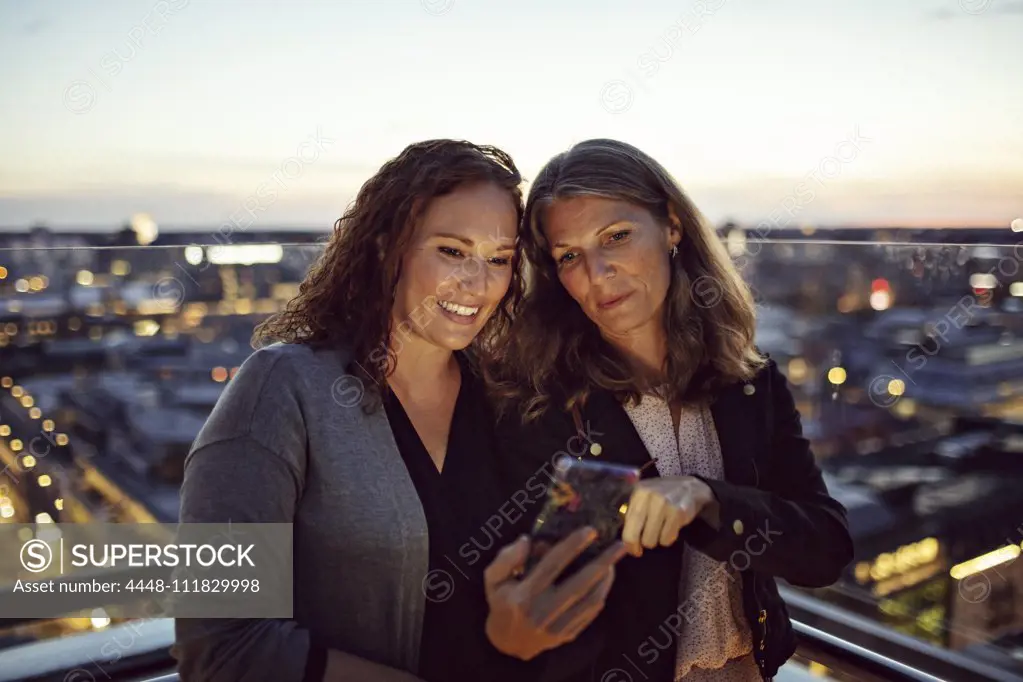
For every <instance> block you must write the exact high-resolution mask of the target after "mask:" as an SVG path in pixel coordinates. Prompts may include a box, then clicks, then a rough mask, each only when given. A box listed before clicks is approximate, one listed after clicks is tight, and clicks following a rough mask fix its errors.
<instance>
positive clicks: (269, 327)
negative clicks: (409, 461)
mask: <svg viewBox="0 0 1023 682" xmlns="http://www.w3.org/2000/svg"><path fill="white" fill-rule="evenodd" d="M475 183H493V184H495V185H497V186H499V187H501V188H503V189H504V190H506V191H507V192H508V194H509V195H510V196H511V197H512V200H513V203H514V204H515V207H516V211H517V217H518V219H519V221H521V219H522V211H523V206H522V188H521V184H522V176H521V174H520V173H519V171H518V169H517V168H516V166H515V163H514V162H513V160H512V158H511V156H509V155H508V154H507V153H505V152H504V151H502V150H500V149H498V148H497V147H492V146H489V145H476V144H472V143H470V142H466V141H464V140H427V141H423V142H417V143H415V144H412V145H409V146H408V147H406V148H405V149H404V150H403V151H402V152H401V153H400V154H399V155H398V156H397V157H395V158H393V159H391V160H389V161H387V162H386V163H385V164H384V165H383V166H381V167H380V170H378V171H377V172H376V174H375V175H373V177H371V178H370V179H369V180H368V181H367V182H366V183H365V184H364V185H363V186H362V188H361V189H360V190H359V193H358V195H357V196H356V198H355V201H354V202H353V203H352V204H351V205H350V206H349V207H348V209H347V210H346V211H345V213H344V214H343V215H342V216H341V217H340V218H339V219H338V220H337V222H336V223H335V224H334V232H333V234H332V235H331V237H330V239H329V241H328V242H327V245H326V247H325V249H324V251H323V253H322V254H321V256H320V257H319V258H318V259H317V260H316V262H315V263H313V265H312V266H311V267H310V269H309V272H308V273H307V274H306V276H305V279H304V280H303V281H302V283H301V285H300V286H299V293H298V294H297V295H296V296H295V298H293V299H292V300H291V301H289V302H288V304H287V305H286V306H285V307H284V309H283V310H282V311H280V312H278V313H276V314H274V315H272V316H270V317H268V318H267V319H266V320H265V321H263V322H262V323H261V324H260V325H259V326H258V327H256V329H255V332H254V333H253V337H252V345H253V346H254V347H259V346H261V345H266V344H269V343H273V342H285V343H307V344H310V345H315V346H318V347H324V346H326V347H334V348H340V347H344V348H346V350H348V351H350V353H351V361H350V362H349V363H348V367H347V371H348V372H350V373H351V374H352V375H353V376H358V377H360V378H361V379H362V380H364V383H365V384H366V387H367V391H366V392H365V395H366V400H365V401H364V403H363V404H364V407H365V408H366V409H367V410H372V409H375V408H376V407H378V406H379V405H380V397H381V396H382V395H383V392H385V391H386V390H387V388H386V387H387V381H386V379H387V376H388V375H389V374H390V373H391V372H393V371H394V360H395V358H394V356H393V353H391V352H385V355H386V361H384V362H381V361H380V360H378V359H373V358H374V351H378V350H379V349H380V348H384V349H389V340H390V338H391V333H392V331H393V330H392V321H391V310H392V308H393V307H394V301H395V291H396V288H397V286H398V282H399V279H400V278H401V265H402V260H403V258H404V256H405V254H406V252H407V251H408V248H409V245H410V243H411V241H412V238H413V235H414V231H415V227H416V225H417V224H418V222H419V220H420V219H421V218H422V216H423V214H424V213H425V211H426V208H427V206H428V205H429V203H430V201H431V200H432V199H434V198H436V197H439V196H442V195H445V194H449V193H451V192H452V191H454V190H455V189H456V188H458V187H461V186H463V185H466V184H475ZM512 273H513V274H512V282H511V285H510V286H509V288H508V293H507V294H506V295H505V298H504V300H503V301H502V302H501V305H499V306H498V308H497V310H496V311H495V313H494V315H493V316H492V317H491V318H490V319H489V320H488V321H487V323H486V325H484V327H483V329H482V331H481V332H480V334H479V335H478V336H477V337H476V339H475V340H474V341H473V346H486V345H487V344H488V343H490V341H491V340H492V339H494V338H496V337H498V336H502V335H504V334H505V333H506V332H507V329H508V327H509V325H510V322H511V318H510V316H509V313H510V310H511V309H512V308H514V307H515V306H517V304H518V299H519V298H520V297H521V295H522V273H521V271H520V263H519V258H518V256H517V254H516V257H515V258H514V261H513V265H512ZM468 350H469V355H475V354H476V349H475V348H473V347H470V349H468Z"/></svg>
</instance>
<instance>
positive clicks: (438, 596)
mask: <svg viewBox="0 0 1023 682" xmlns="http://www.w3.org/2000/svg"><path fill="white" fill-rule="evenodd" d="M520 184H521V177H520V175H519V172H518V170H517V169H516V167H515V165H514V163H513V162H512V160H511V158H510V157H509V156H508V155H507V154H505V153H504V152H502V151H501V150H499V149H496V148H494V147H489V146H478V145H474V144H470V143H468V142H461V141H454V140H431V141H427V142H421V143H418V144H413V145H411V146H409V147H408V148H407V149H405V150H404V151H403V152H402V153H401V154H400V155H399V156H398V157H396V158H394V159H392V160H391V161H388V162H387V163H386V164H384V165H383V167H382V168H381V169H380V170H379V171H378V172H377V173H376V174H375V175H374V176H373V177H372V178H371V179H370V180H369V181H368V182H366V184H365V185H363V187H362V188H361V190H360V192H359V194H358V197H357V198H356V200H355V202H354V204H353V205H352V206H351V207H350V208H349V210H348V211H347V212H346V213H345V214H344V216H343V217H342V218H341V219H340V220H339V221H338V222H337V224H336V225H335V229H334V234H333V236H332V238H331V240H330V242H329V243H328V245H327V247H326V249H325V252H324V253H323V255H322V257H321V258H320V259H319V261H318V262H316V263H315V264H314V266H313V267H312V268H311V270H310V272H309V273H308V275H307V277H306V279H305V281H304V282H303V283H302V285H301V287H300V292H299V294H298V296H297V297H296V298H295V299H294V300H292V301H291V302H290V303H289V304H288V305H287V307H286V309H285V310H284V311H282V312H281V313H280V314H277V315H274V316H272V317H270V318H269V319H268V320H266V322H264V323H263V324H262V325H261V326H260V327H259V328H258V329H257V330H256V334H255V337H254V342H255V343H256V345H260V346H262V347H260V348H259V349H258V350H256V352H255V353H253V354H252V355H251V356H250V357H249V358H248V359H247V360H246V362H245V363H244V364H243V365H242V367H241V368H240V370H239V371H238V373H237V375H236V376H235V377H234V378H233V379H232V380H231V383H230V384H229V385H228V387H227V389H226V390H225V391H224V393H223V395H222V396H221V398H220V400H219V401H218V403H217V405H216V407H215V408H214V410H213V412H212V414H211V415H210V417H209V419H208V421H207V423H206V425H205V426H204V428H203V429H202V431H201V433H200V434H199V436H198V437H197V439H196V441H195V443H194V445H193V447H192V450H191V452H190V453H189V455H188V458H187V459H186V462H185V479H184V483H183V485H182V490H181V522H183V523H199V522H226V521H232V522H234V523H288V524H293V562H292V563H293V573H294V585H293V588H290V587H289V589H293V595H294V599H293V602H294V618H293V619H291V620H270V619H263V620H237V619H235V620H232V619H225V620H199V621H196V620H187V619H178V620H177V621H176V624H175V625H176V633H177V640H176V643H175V646H174V653H175V655H176V657H177V658H178V660H179V673H180V676H181V678H182V680H184V682H193V681H196V680H203V681H205V680H222V681H224V682H228V681H230V682H236V681H237V680H267V681H268V682H269V681H272V682H298V681H299V680H315V681H319V680H327V681H333V680H358V681H359V682H373V681H379V682H384V681H391V680H402V681H408V680H416V679H422V680H427V681H428V682H447V681H453V680H464V679H479V678H480V677H481V676H483V675H485V676H486V677H487V678H488V679H494V680H499V679H502V678H503V677H508V676H512V677H514V678H515V679H523V678H529V679H537V678H539V677H541V676H546V677H548V678H549V679H563V675H562V672H559V671H564V675H567V674H569V673H570V672H571V661H568V662H567V663H565V661H566V660H567V659H566V652H567V651H569V649H561V650H559V651H558V652H550V654H545V653H544V652H546V651H548V650H550V649H554V648H556V647H559V646H560V645H562V644H564V643H566V642H569V641H572V640H573V639H575V638H576V636H577V635H578V634H579V633H580V632H581V631H583V630H584V629H585V628H586V627H587V626H588V625H589V623H590V622H591V621H592V620H593V619H594V617H595V616H596V615H597V613H598V612H599V611H600V609H601V608H602V607H603V600H604V597H605V596H606V594H607V591H608V590H609V588H610V585H611V582H612V580H613V569H612V566H613V563H614V561H616V560H617V559H618V558H620V556H621V552H616V551H615V550H609V551H608V552H606V553H605V554H604V555H603V556H602V557H601V558H600V559H597V560H595V561H593V562H591V563H590V564H589V565H588V566H587V567H586V568H585V569H584V570H583V571H580V572H579V573H577V574H575V575H573V576H572V578H571V579H569V580H566V581H565V582H563V583H561V584H559V585H558V586H557V587H554V586H553V585H552V583H553V581H554V579H555V577H556V576H557V575H558V574H559V573H560V571H561V570H562V568H563V567H564V566H566V565H568V563H569V562H570V561H571V560H572V559H573V558H574V557H575V556H576V555H577V554H578V553H579V552H581V551H582V550H583V548H584V546H585V544H586V543H587V542H588V534H587V533H585V532H581V533H577V534H576V535H575V536H573V537H572V538H570V539H568V540H566V541H565V542H563V543H561V544H560V545H558V546H557V547H556V550H555V551H553V552H552V553H551V555H550V560H549V561H546V560H545V562H544V563H541V565H538V566H537V567H536V568H535V569H534V570H533V571H531V572H530V573H529V575H527V576H525V577H524V578H523V579H522V580H517V579H516V580H512V579H511V577H512V574H513V573H514V572H515V571H516V569H517V568H518V567H519V566H521V564H522V561H523V559H524V551H525V548H524V547H523V543H522V542H519V543H516V544H515V545H513V546H512V549H511V550H509V551H507V552H505V553H504V554H503V555H502V561H500V562H493V561H492V559H493V557H494V555H495V553H496V551H497V549H499V547H500V546H501V545H504V544H507V542H506V541H504V542H502V541H501V540H502V537H504V535H503V534H502V533H501V532H499V531H500V526H501V521H500V519H501V518H502V517H500V516H496V512H497V510H498V509H499V508H501V507H502V503H504V502H506V499H507V498H506V497H505V496H504V493H505V492H506V489H505V488H504V487H503V486H502V485H501V482H500V481H499V480H498V477H497V462H496V458H495V456H494V453H495V450H496V445H495V443H494V438H495V434H494V429H493V426H494V416H493V414H492V413H491V412H490V411H489V406H488V402H487V400H486V396H485V394H484V392H483V386H482V383H481V381H480V379H479V378H478V376H477V373H476V368H475V362H474V356H475V355H476V351H477V349H478V348H479V347H481V346H485V345H486V344H487V343H488V342H490V340H491V339H492V338H494V337H495V336H498V335H500V334H501V333H503V332H504V331H505V330H506V329H507V327H508V325H509V321H510V320H509V317H508V311H509V309H511V308H512V307H514V303H515V301H516V300H517V299H518V298H519V297H520V296H521V276H520V272H519V262H518V259H517V257H516V242H515V240H516V232H517V229H518V224H519V220H520V218H521V215H522V195H521V190H520ZM495 519H497V521H495ZM282 589H283V588H282ZM519 659H527V660H528V661H529V662H528V663H525V662H523V661H521V660H519Z"/></svg>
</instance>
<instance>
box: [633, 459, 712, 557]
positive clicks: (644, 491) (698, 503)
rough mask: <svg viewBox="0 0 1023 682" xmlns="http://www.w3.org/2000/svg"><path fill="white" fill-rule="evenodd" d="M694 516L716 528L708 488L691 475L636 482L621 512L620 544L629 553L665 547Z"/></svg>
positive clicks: (638, 554)
mask: <svg viewBox="0 0 1023 682" xmlns="http://www.w3.org/2000/svg"><path fill="white" fill-rule="evenodd" d="M697 516H699V517H700V518H702V519H703V520H705V521H706V522H707V523H709V524H710V525H711V526H712V527H714V528H717V527H718V525H719V523H718V519H717V516H718V504H717V500H716V499H715V498H714V493H713V491H711V489H710V486H708V485H707V484H706V483H704V482H703V481H701V480H700V479H698V478H694V477H693V476H669V477H665V478H651V479H647V480H645V481H640V482H639V484H638V485H637V486H636V489H635V490H634V491H633V492H632V498H631V499H630V500H629V508H628V510H627V511H626V512H625V528H624V529H623V530H622V542H624V543H625V547H626V549H627V550H628V552H629V554H631V555H633V556H642V555H643V548H644V547H646V548H647V549H653V548H654V547H657V546H658V545H661V546H663V547H668V546H670V545H673V544H674V543H675V541H676V540H678V535H679V532H680V531H681V530H682V529H683V528H685V527H686V526H688V525H689V524H690V523H692V522H693V519H695V518H696V517H697Z"/></svg>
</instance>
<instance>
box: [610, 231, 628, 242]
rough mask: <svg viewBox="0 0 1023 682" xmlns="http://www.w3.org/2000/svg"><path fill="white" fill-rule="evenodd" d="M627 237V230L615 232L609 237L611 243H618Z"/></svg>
mask: <svg viewBox="0 0 1023 682" xmlns="http://www.w3.org/2000/svg"><path fill="white" fill-rule="evenodd" d="M628 236H629V231H628V230H619V231H618V232H615V233H614V234H612V235H611V241H613V242H620V241H622V240H624V239H625V238H626V237H628Z"/></svg>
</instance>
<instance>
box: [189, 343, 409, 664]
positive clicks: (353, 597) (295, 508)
mask: <svg viewBox="0 0 1023 682" xmlns="http://www.w3.org/2000/svg"><path fill="white" fill-rule="evenodd" d="M344 364H345V359H344V358H343V357H342V355H341V354H340V353H338V352H337V351H328V350H313V349H311V348H310V347H309V346H306V345H298V344H274V345H272V346H269V347H266V348H263V349H260V350H257V351H256V352H255V353H253V354H252V355H251V356H249V358H248V359H247V360H246V361H245V363H244V364H243V365H242V366H241V368H240V369H239V370H238V373H237V374H236V375H235V377H234V378H233V379H232V380H231V382H230V384H228V386H227V388H226V389H225V390H224V393H223V394H222V395H221V397H220V399H219V401H218V402H217V405H216V407H215V408H214V409H213V412H212V413H211V414H210V417H209V419H208V421H207V422H206V425H205V426H204V427H203V429H202V431H201V432H200V433H199V436H198V438H197V439H196V441H195V443H194V445H193V446H192V450H191V452H190V453H189V454H188V457H187V458H186V460H185V479H184V483H183V485H182V488H181V521H182V522H183V523H198V522H225V521H228V520H231V521H232V522H235V523H240V522H249V523H253V522H261V523H271V522H273V523H294V607H295V608H294V619H293V620H230V619H224V620H189V619H178V620H177V621H176V622H175V631H176V643H175V645H174V647H173V649H172V652H173V654H174V656H175V657H176V658H177V659H178V663H179V673H180V675H181V679H182V680H183V681H184V682H197V681H207V680H209V681H214V680H216V681H218V682H219V681H223V682H228V681H230V682H238V681H239V680H246V681H255V680H267V681H268V682H269V681H271V680H272V681H273V682H299V681H300V680H301V679H302V676H303V673H304V669H305V664H306V658H307V655H308V651H309V643H310V630H312V631H315V632H316V634H317V636H318V637H319V638H320V641H322V643H323V644H325V645H326V646H328V647H330V648H334V649H339V650H341V651H344V652H346V653H349V654H353V655H356V656H360V657H363V658H366V659H369V660H372V661H375V662H377V663H381V664H384V665H388V666H392V667H395V668H400V669H403V670H406V671H409V672H413V673H414V672H415V670H416V668H417V662H418V658H419V651H418V647H419V640H420V633H421V629H422V620H423V613H424V609H425V596H424V594H423V590H422V583H423V579H424V576H425V575H426V572H427V569H428V564H429V551H428V549H429V548H428V538H427V525H426V517H425V515H424V513H423V508H422V505H421V504H420V502H419V497H418V495H417V494H416V490H415V487H414V486H413V484H412V480H411V478H410V477H409V475H408V472H407V470H406V468H405V465H404V462H403V461H402V458H401V454H400V453H399V452H398V448H397V445H396V444H395V441H394V437H393V435H392V433H391V428H390V425H389V423H388V421H387V416H386V413H385V412H384V411H383V410H377V411H376V412H374V413H373V414H371V415H366V414H365V413H364V412H363V410H362V408H361V406H359V405H358V404H354V403H356V402H357V398H358V395H359V392H360V390H361V388H360V387H361V384H360V383H359V381H358V380H357V379H355V378H354V377H352V376H350V375H346V372H345V369H344Z"/></svg>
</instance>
